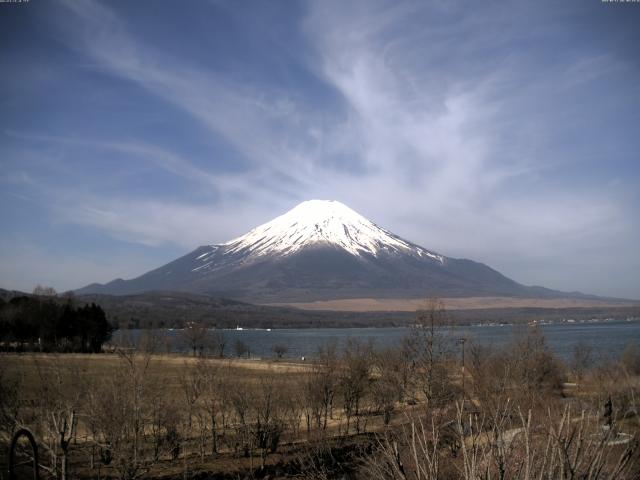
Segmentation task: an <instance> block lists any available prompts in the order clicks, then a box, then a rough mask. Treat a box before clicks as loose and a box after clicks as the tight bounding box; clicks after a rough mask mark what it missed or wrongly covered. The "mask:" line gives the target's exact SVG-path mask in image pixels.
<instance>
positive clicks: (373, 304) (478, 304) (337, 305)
mask: <svg viewBox="0 0 640 480" xmlns="http://www.w3.org/2000/svg"><path fill="white" fill-rule="evenodd" d="M441 301H442V303H443V304H444V305H445V307H446V308H447V309H449V310H475V309H488V308H588V307H603V308H604V307H625V306H633V305H637V302H636V303H634V302H629V301H622V300H621V301H613V300H591V299H577V298H549V299H545V298H512V297H468V298H442V299H441ZM269 305H271V306H288V307H296V308H301V309H303V310H334V311H343V312H415V311H416V310H417V309H420V308H424V305H425V300H421V299H415V298H350V299H339V300H321V301H315V302H300V303H273V304H269Z"/></svg>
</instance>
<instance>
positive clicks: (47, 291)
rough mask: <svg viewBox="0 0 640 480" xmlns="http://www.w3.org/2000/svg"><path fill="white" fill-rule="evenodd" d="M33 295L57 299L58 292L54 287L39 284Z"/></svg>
mask: <svg viewBox="0 0 640 480" xmlns="http://www.w3.org/2000/svg"><path fill="white" fill-rule="evenodd" d="M33 294H34V295H38V296H40V297H55V296H56V295H58V292H56V289H55V288H53V287H47V286H43V285H40V284H38V285H36V287H35V288H34V289H33Z"/></svg>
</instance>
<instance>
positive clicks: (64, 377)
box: [34, 356, 86, 480]
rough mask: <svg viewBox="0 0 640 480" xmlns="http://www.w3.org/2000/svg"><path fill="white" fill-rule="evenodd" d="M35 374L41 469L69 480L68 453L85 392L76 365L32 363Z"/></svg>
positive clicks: (52, 360) (56, 361) (50, 360)
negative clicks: (46, 463) (45, 461)
mask: <svg viewBox="0 0 640 480" xmlns="http://www.w3.org/2000/svg"><path fill="white" fill-rule="evenodd" d="M34 361H35V365H36V370H37V372H38V386H37V397H36V398H37V411H38V412H39V414H38V416H37V419H38V432H39V436H40V438H41V439H42V444H43V446H44V447H45V451H46V452H47V453H48V455H49V459H50V462H49V466H48V467H46V466H45V467H44V468H45V470H47V471H48V472H50V473H51V474H52V475H53V476H54V477H56V478H60V479H61V480H66V479H67V478H69V450H70V447H71V442H72V441H73V440H74V439H75V437H76V432H77V425H78V413H79V410H80V408H81V405H82V404H83V403H84V398H85V394H86V391H85V389H84V388H82V385H85V382H83V380H82V378H83V376H84V372H83V371H82V370H81V368H80V365H79V364H69V363H64V364H63V362H62V361H61V360H60V359H59V358H57V357H55V356H52V357H50V358H48V359H47V363H46V365H44V364H43V363H42V362H40V361H38V360H35V357H34Z"/></svg>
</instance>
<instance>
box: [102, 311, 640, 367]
mask: <svg viewBox="0 0 640 480" xmlns="http://www.w3.org/2000/svg"><path fill="white" fill-rule="evenodd" d="M525 328H526V327H523V326H512V325H502V326H501V325H490V326H466V327H458V328H456V329H455V330H453V331H451V332H450V333H449V332H448V334H450V335H453V336H454V337H458V338H463V337H465V338H468V339H469V340H471V341H474V342H477V343H479V344H483V345H493V346H496V347H499V346H501V345H504V344H506V343H508V342H509V341H510V340H511V339H513V337H514V335H515V334H517V333H518V332H521V331H522V330H523V329H525ZM539 328H540V329H541V330H542V332H543V333H544V335H545V337H546V339H547V342H548V344H549V346H550V347H551V348H552V349H553V350H554V351H555V352H556V353H557V354H558V355H560V356H561V357H563V358H569V357H570V356H571V354H572V352H573V349H574V346H575V345H576V344H578V343H584V344H587V345H590V346H591V347H592V348H593V352H594V353H595V354H596V355H598V356H601V357H616V356H618V355H620V353H621V352H622V351H623V350H624V348H625V347H626V346H627V345H628V344H629V343H631V342H635V343H636V344H639V345H640V321H637V320H632V321H607V322H597V323H595V322H594V323H559V324H551V325H541V326H540V327H539ZM409 331H410V329H409V328H400V327H395V328H308V329H307V328H304V329H295V328H286V329H277V330H275V329H274V330H271V331H267V330H222V331H221V332H222V333H223V335H224V336H225V337H226V339H227V347H226V349H225V354H227V355H232V354H233V351H234V345H235V343H236V342H237V341H238V340H240V341H242V342H244V343H245V344H246V345H247V346H248V347H249V349H250V351H251V355H252V357H258V358H265V357H271V356H273V351H272V348H273V346H274V345H286V347H287V348H288V351H287V354H286V356H288V357H303V356H305V357H312V356H314V355H315V354H316V352H317V351H318V348H319V347H320V346H322V345H324V344H326V343H327V342H331V341H335V342H337V344H338V346H339V347H341V346H344V345H345V344H346V341H347V339H348V338H357V339H359V340H362V341H369V340H371V341H372V342H373V343H374V345H376V346H378V347H387V346H394V345H398V344H399V343H400V342H401V341H402V339H403V338H404V337H406V336H407V335H408V334H409ZM159 333H162V334H163V335H166V336H167V337H168V338H169V339H170V340H171V342H170V343H171V348H172V349H173V350H175V351H178V350H185V346H184V343H183V342H182V341H181V331H180V330H161V331H159ZM127 334H130V335H132V336H133V337H134V338H136V337H138V336H139V335H140V334H141V331H140V330H128V331H127V330H125V331H117V332H115V334H114V341H118V339H119V338H121V337H122V335H127Z"/></svg>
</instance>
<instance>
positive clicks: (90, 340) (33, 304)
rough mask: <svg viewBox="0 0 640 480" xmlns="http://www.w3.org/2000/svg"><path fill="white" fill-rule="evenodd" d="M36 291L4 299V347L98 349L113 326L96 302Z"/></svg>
mask: <svg viewBox="0 0 640 480" xmlns="http://www.w3.org/2000/svg"><path fill="white" fill-rule="evenodd" d="M35 293H36V294H34V295H32V296H27V295H22V296H17V297H13V298H11V299H10V300H9V301H6V302H5V301H4V300H2V299H0V348H1V349H2V350H4V351H25V350H32V351H42V352H82V353H97V352H100V351H101V349H102V345H103V344H104V343H105V342H106V341H107V340H109V338H110V337H111V333H112V332H113V327H112V326H111V325H110V324H109V322H108V321H107V318H106V315H105V312H104V310H103V309H102V308H101V307H100V306H98V305H96V304H95V303H91V304H86V305H82V306H79V305H76V304H75V301H74V299H73V297H72V296H67V297H66V298H62V299H61V298H59V297H57V296H55V295H54V294H52V293H50V292H49V290H44V291H43V290H41V289H39V288H37V289H36V290H35Z"/></svg>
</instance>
